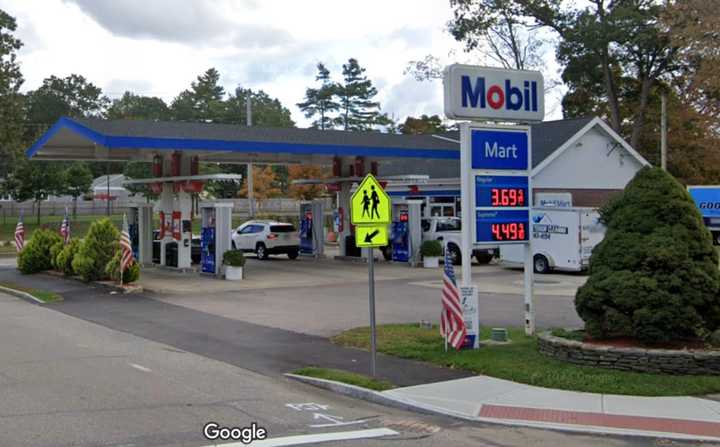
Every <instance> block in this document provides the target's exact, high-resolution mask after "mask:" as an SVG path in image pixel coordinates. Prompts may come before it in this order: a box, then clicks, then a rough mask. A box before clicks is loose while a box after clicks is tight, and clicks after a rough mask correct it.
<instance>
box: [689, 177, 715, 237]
mask: <svg viewBox="0 0 720 447" xmlns="http://www.w3.org/2000/svg"><path fill="white" fill-rule="evenodd" d="M687 190H688V192H689V193H690V196H691V197H692V198H693V200H694V201H695V205H697V207H698V209H699V210H700V214H702V218H703V222H704V223H705V226H706V227H707V228H708V230H710V232H711V233H712V235H713V242H714V243H715V245H720V185H710V186H705V185H703V186H688V187H687Z"/></svg>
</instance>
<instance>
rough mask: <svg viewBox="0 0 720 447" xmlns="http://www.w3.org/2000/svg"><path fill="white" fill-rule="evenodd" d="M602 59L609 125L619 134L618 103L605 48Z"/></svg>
mask: <svg viewBox="0 0 720 447" xmlns="http://www.w3.org/2000/svg"><path fill="white" fill-rule="evenodd" d="M602 61H603V77H604V78H605V90H607V97H608V107H609V109H610V126H612V128H613V130H614V131H615V132H617V133H618V134H620V131H621V128H620V105H619V104H618V98H617V93H616V92H615V82H614V81H613V78H612V71H611V70H610V61H609V58H608V54H607V48H605V49H604V50H603V56H602Z"/></svg>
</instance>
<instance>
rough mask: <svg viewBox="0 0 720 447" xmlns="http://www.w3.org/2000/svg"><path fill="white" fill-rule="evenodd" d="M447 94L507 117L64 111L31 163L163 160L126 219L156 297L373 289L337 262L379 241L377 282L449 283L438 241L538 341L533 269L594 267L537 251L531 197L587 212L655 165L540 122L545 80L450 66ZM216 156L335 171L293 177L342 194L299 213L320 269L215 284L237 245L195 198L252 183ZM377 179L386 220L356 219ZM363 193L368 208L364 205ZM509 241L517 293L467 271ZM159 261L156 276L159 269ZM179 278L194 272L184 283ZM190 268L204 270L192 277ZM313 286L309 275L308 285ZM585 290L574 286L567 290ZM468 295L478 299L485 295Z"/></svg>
mask: <svg viewBox="0 0 720 447" xmlns="http://www.w3.org/2000/svg"><path fill="white" fill-rule="evenodd" d="M445 89H446V91H445V100H446V104H445V113H446V115H447V116H448V117H449V118H452V119H457V120H470V121H472V122H476V123H477V122H479V121H478V120H495V121H500V122H502V123H503V124H501V125H493V126H490V125H487V124H485V123H486V122H487V121H484V123H483V124H474V125H473V126H469V125H467V124H461V125H460V131H459V132H457V131H455V132H447V133H443V134H436V135H397V134H386V133H378V132H344V131H334V130H331V131H323V130H316V129H293V128H290V129H288V128H258V127H243V126H237V125H224V124H212V123H189V122H158V121H141V120H101V119H87V118H84V119H74V118H61V119H60V120H59V121H58V122H57V123H56V124H55V125H54V126H53V127H52V128H50V129H49V130H48V131H47V132H46V133H45V134H44V135H43V136H42V137H41V138H40V139H39V140H38V141H37V142H36V143H35V144H34V145H33V146H32V147H30V148H29V149H28V150H27V156H28V157H30V158H32V159H37V160H85V161H90V162H92V161H98V162H104V161H141V162H147V163H150V164H151V165H152V177H150V178H143V179H132V180H130V181H128V182H127V183H129V184H143V185H146V187H147V188H148V189H150V190H151V191H152V192H153V193H155V194H156V195H157V199H156V200H154V201H152V202H151V203H147V204H143V205H137V206H134V207H132V208H130V209H128V210H127V214H128V219H129V224H130V225H129V227H130V228H129V233H130V236H131V240H132V245H133V249H134V252H135V255H136V258H137V260H138V262H139V263H140V265H142V266H143V267H144V268H145V272H146V273H151V274H145V273H144V274H143V279H142V281H143V283H144V286H145V287H147V288H148V289H151V290H152V289H156V290H168V291H174V292H177V293H181V292H183V291H187V290H190V289H196V285H186V286H176V285H175V284H176V283H177V284H181V283H185V282H187V281H189V280H190V279H192V278H194V279H195V280H198V281H202V285H198V286H197V287H199V288H201V289H202V290H230V289H233V288H234V289H238V288H240V289H242V288H253V287H270V286H271V285H272V284H283V285H286V286H287V287H292V286H293V285H298V284H305V285H312V284H330V283H335V282H342V281H347V280H349V279H350V278H352V280H358V279H360V280H363V277H364V273H358V271H356V270H357V268H358V266H357V265H355V264H353V263H348V262H339V260H343V261H345V260H353V259H357V260H361V261H367V260H368V259H374V258H375V255H373V256H370V253H372V248H371V250H370V251H362V250H361V247H365V246H370V247H379V248H381V252H382V254H383V255H384V258H385V259H386V260H388V261H390V262H389V263H384V264H383V265H384V266H383V269H385V270H383V271H380V272H379V277H380V278H383V277H388V278H398V279H399V278H403V279H407V280H410V281H416V282H425V283H427V282H428V280H429V279H430V278H433V279H440V278H439V277H438V275H439V273H438V272H433V271H432V270H429V271H425V272H423V271H420V270H419V269H408V268H407V266H411V267H416V266H419V265H420V263H421V259H422V257H421V254H420V247H421V245H422V243H423V241H424V240H428V239H432V240H438V241H440V242H441V245H442V247H443V249H444V251H446V252H448V253H449V254H450V255H452V256H451V259H452V261H453V263H457V264H462V265H463V267H462V275H461V278H462V281H461V282H462V285H463V286H465V287H470V286H472V281H471V275H472V274H473V270H476V271H477V272H478V274H479V275H481V276H482V275H484V273H483V272H494V273H492V274H489V275H486V276H488V277H487V278H486V279H488V281H483V285H482V286H481V288H480V289H479V292H480V293H485V292H497V291H507V292H512V293H513V294H518V295H524V296H525V304H524V306H523V308H524V312H525V317H524V318H523V321H524V322H525V324H526V329H527V330H528V331H529V332H532V331H533V329H534V328H533V322H532V320H533V306H532V302H531V298H532V294H533V291H532V285H533V283H537V282H538V281H533V279H532V272H533V269H535V270H536V271H537V270H538V269H537V265H538V264H537V262H538V260H540V261H543V262H544V263H545V266H546V267H549V268H557V269H568V270H581V269H582V268H583V262H585V261H586V259H585V258H583V259H580V258H578V259H575V258H573V259H567V258H565V259H564V258H563V257H564V256H565V255H564V254H562V255H558V254H554V253H552V252H550V251H539V252H534V251H532V250H531V248H530V242H531V240H532V239H534V238H535V237H538V236H536V235H535V234H534V233H537V229H538V228H545V229H548V228H554V227H552V226H549V225H547V224H546V223H545V222H544V221H535V216H533V222H534V223H539V224H541V225H534V226H533V227H532V228H531V224H530V214H531V209H533V203H540V204H541V205H540V206H548V207H552V206H556V207H558V206H559V207H569V208H568V211H570V210H576V208H573V207H581V208H582V209H585V208H588V207H589V208H593V207H597V206H599V205H600V204H601V203H602V202H603V201H604V200H606V199H607V197H609V195H611V194H612V193H614V192H617V191H619V190H621V189H622V188H624V186H625V184H626V183H627V182H628V181H629V180H630V179H631V178H632V177H633V176H634V174H635V173H636V172H637V171H638V170H639V169H640V168H641V167H642V166H644V165H646V164H647V162H646V161H645V160H644V159H643V158H642V157H641V156H640V155H639V154H638V153H637V152H636V151H635V150H634V149H633V148H631V147H630V146H628V145H627V143H626V142H625V141H624V140H623V139H622V138H621V137H619V136H618V135H617V134H616V133H615V132H613V131H612V130H611V129H610V128H609V127H608V126H607V124H605V123H604V122H603V121H602V120H600V119H598V118H592V117H589V118H580V119H570V120H559V121H550V122H542V118H543V116H544V109H543V107H544V106H543V98H542V93H541V92H542V91H543V90H542V89H543V87H542V78H541V77H540V76H539V75H538V74H537V73H525V72H510V73H508V72H507V71H502V70H500V71H498V70H491V69H484V68H479V67H469V66H462V65H455V66H452V67H450V69H449V70H448V71H447V73H446V79H445ZM511 123H516V124H511ZM517 123H519V124H517ZM498 160H499V161H498ZM206 163H217V164H248V163H255V164H267V165H291V164H313V165H319V166H322V167H323V169H324V170H325V172H327V176H325V177H324V178H323V179H306V180H300V181H298V183H305V184H323V185H325V187H326V189H327V190H328V191H329V192H331V193H335V194H334V195H335V197H334V200H333V201H332V202H329V201H327V200H314V201H311V202H303V203H301V204H300V206H299V209H298V210H297V221H298V222H299V225H298V227H299V228H297V231H298V232H299V235H300V244H299V252H300V253H302V254H305V255H309V256H305V257H301V259H306V260H307V259H312V260H313V262H294V263H289V262H287V261H285V260H283V261H284V262H270V263H262V264H261V263H257V264H256V263H255V261H254V260H251V264H250V266H249V267H248V268H247V269H246V270H247V274H246V275H245V276H246V280H245V281H242V282H241V283H238V284H234V285H230V284H223V282H222V281H216V282H213V281H212V280H211V279H210V278H209V277H213V276H214V277H222V276H223V275H224V269H223V266H222V263H223V261H222V260H223V254H224V253H225V252H226V251H227V250H230V249H232V248H234V241H233V239H232V237H233V235H234V232H235V229H234V227H233V206H232V203H230V202H228V201H223V200H203V201H200V202H197V201H196V197H197V196H198V195H199V193H201V192H203V190H204V187H205V186H206V184H207V182H209V181H213V182H242V181H245V180H247V179H243V178H242V177H241V176H240V175H236V174H223V173H221V174H209V175H208V174H202V173H201V169H200V166H201V164H206ZM368 174H371V175H372V176H373V178H374V179H377V183H376V185H377V187H374V189H372V190H371V189H366V191H365V193H366V194H371V191H374V190H385V191H386V193H387V196H388V197H389V198H390V199H391V200H389V201H388V205H387V212H388V216H387V219H384V218H383V219H382V220H377V221H376V222H374V223H375V224H376V225H375V226H372V225H369V224H371V222H362V216H358V214H363V213H364V210H363V205H362V203H363V202H362V200H363V198H362V197H359V200H360V201H359V202H358V203H360V205H358V207H354V208H355V209H354V211H352V210H351V197H352V196H353V194H354V193H356V196H357V193H359V191H360V190H364V189H365V188H362V187H361V188H359V187H358V186H359V185H360V184H361V182H362V181H363V179H364V178H365V177H366V175H368ZM365 200H367V202H364V203H366V204H369V203H371V202H370V198H369V196H368V197H367V198H366V199H365ZM330 204H331V205H330ZM366 206H367V205H366ZM328 207H329V208H330V209H328ZM583 207H584V208H583ZM465 210H472V211H471V212H469V213H466V212H464V211H465ZM367 211H370V210H369V209H368V210H367ZM533 212H535V211H533ZM573 212H576V211H573ZM327 215H329V216H332V219H331V220H332V222H333V223H332V225H331V226H329V227H326V226H325V221H326V219H324V217H325V216H327ZM436 220H437V221H438V222H437V224H436V223H434V221H436ZM461 222H462V225H461V224H460V223H461ZM435 225H436V226H435ZM442 226H445V227H447V228H441V227H442ZM556 226H557V225H556ZM193 230H194V234H193ZM436 230H437V232H436ZM443 230H451V231H448V232H446V233H443V232H442V231H443ZM328 231H332V232H333V233H335V234H337V239H336V242H337V246H336V247H335V246H331V245H329V244H326V242H328V241H327V240H326V233H327V232H328ZM570 234H574V233H570ZM356 236H359V237H356ZM540 236H541V237H542V235H540ZM193 238H195V240H196V241H197V240H198V239H199V249H200V256H199V259H198V257H197V256H196V257H195V259H194V258H193V245H194V244H193ZM573 238H575V239H577V240H580V239H581V238H580V237H579V236H573ZM377 241H381V242H382V243H381V244H380V243H377ZM383 245H387V246H386V247H384V246H383ZM540 245H541V244H538V246H540ZM498 247H500V249H498ZM512 247H517V248H519V249H520V252H519V258H518V259H517V260H518V261H519V264H518V263H516V265H515V266H518V265H519V266H523V264H524V267H525V268H524V271H525V276H524V278H523V277H519V278H515V279H513V280H511V281H510V282H511V284H508V283H507V282H508V278H507V277H504V276H503V275H504V273H503V274H498V272H499V271H500V267H498V266H497V265H495V264H494V263H493V264H492V265H490V266H475V267H471V264H472V263H471V259H472V256H475V257H476V258H477V259H478V260H481V261H482V263H487V261H489V259H490V258H489V257H483V256H479V254H482V253H485V252H487V253H489V254H492V253H494V254H495V255H498V254H501V253H502V249H503V248H512ZM523 247H524V248H523ZM523 250H524V254H523ZM543 250H544V249H543ZM576 257H577V256H576ZM588 257H589V252H588ZM193 259H194V261H195V262H193ZM278 261H279V260H278ZM533 262H535V265H534V264H533ZM363 264H364V262H363ZM541 265H542V263H541ZM584 265H585V266H586V264H584ZM153 266H157V267H160V268H149V267H153ZM148 268H149V269H148ZM303 269H305V270H303ZM173 270H177V271H179V272H182V273H183V274H182V275H177V274H173V273H172V271H173ZM193 271H194V272H198V273H199V274H200V275H189V276H188V275H187V274H186V273H188V272H193ZM539 271H541V272H543V273H544V272H545V271H543V270H539ZM343 272H348V275H350V276H345V273H343ZM350 272H354V273H350ZM508 274H509V273H508ZM512 274H513V275H515V276H517V273H512ZM384 275H387V276H384ZM206 276H207V278H206ZM308 278H312V281H310V282H308ZM325 278H328V279H329V281H330V282H329V283H328V282H327V281H325ZM490 278H494V279H492V280H490ZM153 279H155V280H156V281H155V282H154V283H152V281H153ZM208 281H209V282H208ZM313 281H314V282H313ZM333 281H335V282H333ZM492 281H495V282H494V283H493V282H492ZM558 281H559V283H562V284H565V282H566V281H564V280H558ZM575 282H576V281H575V280H574V279H571V280H570V283H572V284H571V286H573V287H574V283H575ZM426 285H427V284H426ZM431 287H435V285H431ZM539 287H540V288H541V289H542V288H543V287H544V286H543V285H542V284H539ZM571 288H572V287H571ZM550 289H552V287H550ZM196 290H200V289H196ZM432 293H436V292H432ZM468 293H469V295H468V296H473V295H474V296H477V293H478V290H469V291H468ZM541 293H543V292H541ZM549 293H550V292H549Z"/></svg>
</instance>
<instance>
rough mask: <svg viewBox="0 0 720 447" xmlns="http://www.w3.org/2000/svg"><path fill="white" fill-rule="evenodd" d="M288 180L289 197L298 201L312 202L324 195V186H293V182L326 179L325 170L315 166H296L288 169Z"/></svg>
mask: <svg viewBox="0 0 720 447" xmlns="http://www.w3.org/2000/svg"><path fill="white" fill-rule="evenodd" d="M288 177H289V179H290V183H291V185H290V197H292V198H294V199H298V200H312V199H316V198H318V197H320V196H322V195H323V194H324V193H325V191H326V190H325V185H323V184H315V185H293V184H292V181H293V180H300V179H323V178H326V177H327V170H324V169H322V167H321V166H317V165H303V164H296V165H290V166H289V167H288Z"/></svg>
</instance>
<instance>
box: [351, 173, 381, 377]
mask: <svg viewBox="0 0 720 447" xmlns="http://www.w3.org/2000/svg"><path fill="white" fill-rule="evenodd" d="M350 210H351V218H352V220H351V221H352V223H353V225H355V245H356V246H357V247H360V248H367V257H368V301H369V304H370V374H371V375H372V376H373V377H375V375H376V367H375V363H376V362H375V360H376V358H377V337H376V328H375V255H374V254H373V249H374V248H375V247H384V246H385V245H387V244H388V229H387V227H388V225H389V224H390V218H391V206H390V197H389V196H388V195H387V194H386V193H385V190H384V189H383V188H382V186H381V185H380V183H379V182H378V181H377V179H376V178H375V177H374V176H373V175H372V174H368V175H366V176H365V178H364V179H363V181H362V182H361V183H360V186H358V188H357V190H356V191H355V193H354V194H353V195H352V197H351V198H350Z"/></svg>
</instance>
